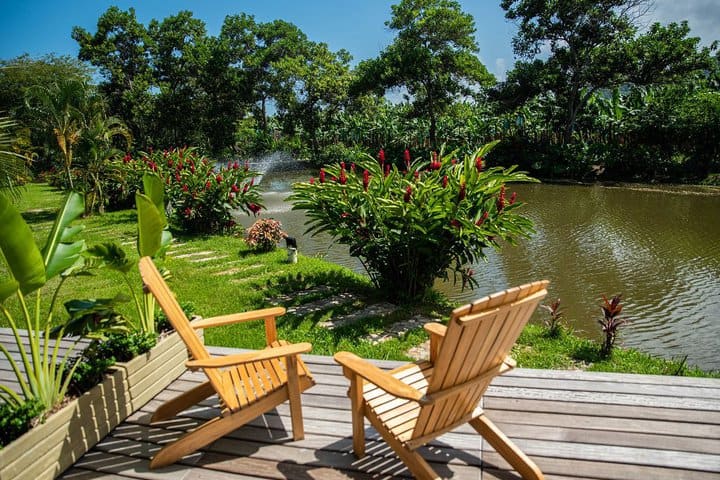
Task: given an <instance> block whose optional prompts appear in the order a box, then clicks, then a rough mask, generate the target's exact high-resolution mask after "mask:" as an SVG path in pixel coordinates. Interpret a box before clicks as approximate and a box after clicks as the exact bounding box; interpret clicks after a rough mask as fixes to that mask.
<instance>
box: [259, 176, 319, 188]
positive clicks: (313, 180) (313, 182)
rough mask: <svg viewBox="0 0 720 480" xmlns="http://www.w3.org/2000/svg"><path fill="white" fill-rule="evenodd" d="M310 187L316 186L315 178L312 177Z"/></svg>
mask: <svg viewBox="0 0 720 480" xmlns="http://www.w3.org/2000/svg"><path fill="white" fill-rule="evenodd" d="M310 185H315V177H310ZM246 186H247V185H246Z"/></svg>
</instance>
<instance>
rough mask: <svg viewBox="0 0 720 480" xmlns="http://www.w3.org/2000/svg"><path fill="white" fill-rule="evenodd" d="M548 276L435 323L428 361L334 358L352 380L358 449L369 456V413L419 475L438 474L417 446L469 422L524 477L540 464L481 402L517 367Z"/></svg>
mask: <svg viewBox="0 0 720 480" xmlns="http://www.w3.org/2000/svg"><path fill="white" fill-rule="evenodd" d="M547 284H548V282H547V281H540V282H534V283H529V284H526V285H522V286H520V287H516V288H512V289H509V290H506V291H504V292H500V293H496V294H494V295H490V296H488V297H485V298H482V299H480V300H477V301H476V302H474V303H472V304H469V305H465V306H463V307H459V308H457V309H455V310H454V311H453V312H452V315H451V317H450V321H449V323H448V326H447V327H445V326H444V325H441V324H439V323H429V324H426V325H425V329H426V330H427V331H428V332H429V334H430V360H429V361H420V362H415V363H410V364H408V365H404V366H402V367H399V368H396V369H394V370H392V371H390V372H385V371H383V370H380V369H379V368H378V367H376V366H374V365H372V364H370V363H368V362H366V361H364V360H363V359H361V358H359V357H357V356H356V355H353V354H352V353H348V352H338V353H337V354H335V360H336V361H337V362H338V363H340V364H341V365H342V366H343V371H344V374H345V376H346V377H348V378H349V379H350V390H349V392H348V395H349V396H350V399H351V403H352V423H353V448H354V450H355V454H356V455H357V456H358V457H362V456H364V455H365V432H364V425H363V417H367V418H368V420H369V421H370V423H371V424H372V425H373V426H374V427H375V429H376V430H377V431H378V432H379V433H380V434H381V435H382V437H383V438H384V439H385V441H386V442H387V443H388V444H389V445H390V446H391V447H392V448H393V450H395V452H396V453H397V454H398V456H399V457H400V458H401V459H402V461H403V462H404V463H405V465H406V466H407V467H408V469H409V470H410V472H411V473H412V474H413V475H414V476H415V478H418V479H436V478H439V477H438V475H437V474H436V473H435V472H434V471H433V469H432V468H431V467H430V465H429V464H428V463H427V462H426V461H425V460H424V459H423V458H422V457H421V456H420V454H418V453H417V452H416V451H415V450H416V449H417V448H418V447H420V446H422V445H424V444H426V443H428V442H429V441H431V440H432V439H434V438H435V437H437V436H439V435H441V434H443V433H446V432H448V431H450V430H452V429H454V428H456V427H458V426H460V425H462V424H464V423H466V422H469V423H470V425H472V426H473V428H475V430H477V432H478V433H480V435H482V436H483V437H484V438H485V439H486V440H487V441H488V443H489V444H490V445H492V446H493V448H495V450H496V451H497V452H498V453H499V454H501V455H502V456H503V457H504V458H505V459H506V460H507V461H508V463H510V465H512V466H513V467H514V468H515V469H516V470H517V471H518V472H519V473H520V474H521V475H522V477H523V478H525V479H542V478H543V475H542V473H541V472H540V469H539V468H538V467H537V466H536V465H535V464H534V463H533V461H532V460H530V459H529V458H528V457H527V456H526V455H525V454H524V453H523V452H522V451H520V449H519V448H518V447H517V446H515V445H514V444H513V443H512V442H511V441H510V439H508V438H507V437H506V436H505V435H504V434H503V433H502V432H501V431H500V430H499V429H498V428H497V427H496V426H495V425H494V424H493V423H492V422H491V421H490V419H488V418H487V417H486V416H485V415H484V413H483V411H482V409H481V408H480V407H479V403H480V399H481V397H482V395H483V393H484V392H485V390H486V389H487V387H488V385H489V384H490V381H491V380H492V379H493V378H494V377H495V376H496V375H500V374H502V373H505V372H507V371H508V370H510V369H512V368H513V367H514V366H515V362H514V361H513V360H512V358H510V357H508V356H507V355H508V353H509V352H510V349H511V347H512V346H513V344H514V343H515V341H516V340H517V337H518V336H519V335H520V332H521V331H522V329H523V327H524V326H525V324H526V323H527V321H528V319H529V318H530V315H532V313H533V311H535V309H536V307H537V305H538V303H539V302H540V301H541V300H542V299H543V298H544V297H545V295H546V294H547V290H546V289H545V287H546V286H547Z"/></svg>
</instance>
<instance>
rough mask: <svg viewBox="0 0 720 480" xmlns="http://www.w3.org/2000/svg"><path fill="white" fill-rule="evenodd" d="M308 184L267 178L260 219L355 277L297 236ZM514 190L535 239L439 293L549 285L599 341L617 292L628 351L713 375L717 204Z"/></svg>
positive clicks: (599, 191)
mask: <svg viewBox="0 0 720 480" xmlns="http://www.w3.org/2000/svg"><path fill="white" fill-rule="evenodd" d="M310 175H311V173H308V172H304V171H291V172H287V171H285V172H278V173H269V174H267V175H266V176H265V177H264V178H263V181H262V185H263V186H264V187H265V189H266V193H265V195H264V198H265V204H266V206H267V208H268V210H267V213H263V215H264V216H268V217H273V218H276V219H278V220H280V221H281V222H282V224H283V227H284V229H285V230H286V231H287V232H289V234H290V235H291V236H295V237H297V238H298V244H299V249H300V251H301V253H303V254H305V255H321V256H324V257H325V258H326V259H328V260H330V261H333V262H337V263H340V264H342V265H345V266H348V267H350V268H352V269H354V270H356V271H362V267H361V266H360V263H359V262H358V261H357V259H355V258H351V257H349V256H348V254H347V247H345V246H343V245H335V244H332V243H331V241H330V239H329V237H327V236H317V237H314V238H310V237H308V236H306V235H304V233H303V232H304V230H305V227H304V221H305V217H304V215H303V213H302V212H300V211H291V210H290V205H288V204H287V203H286V202H285V201H284V200H285V198H287V196H288V195H289V193H290V185H291V184H292V182H295V181H305V180H307V179H308V178H309V177H310ZM514 189H515V190H517V192H518V198H519V199H520V200H522V201H525V202H527V206H526V207H525V213H526V214H527V215H528V216H529V217H530V218H532V220H533V221H534V223H535V228H536V230H537V232H536V233H535V234H534V235H533V236H532V238H531V239H529V240H527V241H523V242H520V244H519V245H518V246H517V247H506V248H504V249H503V250H502V251H501V252H494V251H489V252H488V259H487V263H484V262H482V263H481V264H480V265H477V266H475V267H474V270H475V271H476V272H477V273H476V277H477V279H478V281H479V283H480V287H479V288H478V289H476V290H475V291H465V292H461V291H460V287H459V285H458V286H456V285H453V284H452V282H448V283H443V282H438V283H437V284H436V288H437V289H438V290H440V291H442V292H444V293H445V294H446V295H447V296H448V297H450V298H451V299H452V300H454V301H458V302H461V301H467V300H471V299H473V298H477V297H479V296H482V295H486V294H489V293H492V292H495V291H497V290H501V289H504V288H507V287H509V286H513V285H518V284H521V283H524V282H528V281H531V280H537V279H542V278H544V279H548V280H550V282H551V283H550V289H549V297H550V298H553V299H554V298H558V297H559V298H560V299H561V300H562V306H563V310H564V311H565V319H566V321H568V322H569V323H570V324H571V325H572V327H573V328H574V329H575V330H576V331H577V332H579V333H580V334H582V335H585V336H588V337H594V338H599V336H600V330H599V326H598V325H597V319H598V318H599V316H600V315H601V311H600V307H599V304H600V302H601V295H603V294H605V295H608V296H609V295H613V294H616V293H622V294H623V298H624V300H625V302H624V303H625V308H624V310H623V313H624V314H625V317H627V318H628V319H629V320H630V321H631V324H630V325H628V326H626V327H625V330H624V335H623V337H622V341H623V342H624V344H625V345H628V346H633V347H638V348H640V349H642V350H644V351H647V352H650V353H653V354H656V355H663V356H665V357H674V358H682V357H684V356H685V355H687V357H688V362H689V363H690V364H695V365H698V366H701V367H703V368H706V369H720V358H718V356H717V352H718V351H720V348H719V347H720V241H718V239H720V215H719V214H718V213H719V212H720V196H713V195H695V194H691V193H688V192H682V191H679V192H678V191H672V192H668V191H664V190H659V189H654V190H643V189H628V188H606V187H600V186H571V185H518V186H516V188H514ZM239 220H240V222H241V223H242V224H244V225H246V226H247V225H249V224H251V223H252V219H249V218H247V217H240V219H239ZM543 313H545V312H540V311H539V312H538V313H536V319H538V320H539V319H541V318H542V317H541V315H542V314H543Z"/></svg>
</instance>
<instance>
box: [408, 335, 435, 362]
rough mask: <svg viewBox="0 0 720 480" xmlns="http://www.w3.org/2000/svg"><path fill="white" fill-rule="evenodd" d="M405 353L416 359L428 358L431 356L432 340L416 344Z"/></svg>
mask: <svg viewBox="0 0 720 480" xmlns="http://www.w3.org/2000/svg"><path fill="white" fill-rule="evenodd" d="M405 353H406V354H407V356H408V357H410V358H413V359H415V360H428V359H429V358H430V340H427V341H425V342H424V343H421V344H420V345H415V346H414V347H412V348H411V349H410V350H408V351H407V352H405Z"/></svg>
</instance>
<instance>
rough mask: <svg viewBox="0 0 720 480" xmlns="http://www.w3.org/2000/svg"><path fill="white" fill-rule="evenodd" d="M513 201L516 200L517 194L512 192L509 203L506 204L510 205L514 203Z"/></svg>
mask: <svg viewBox="0 0 720 480" xmlns="http://www.w3.org/2000/svg"><path fill="white" fill-rule="evenodd" d="M515 200H517V192H513V193H512V195H510V202H508V203H509V204H510V205H512V204H514V203H515Z"/></svg>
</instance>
